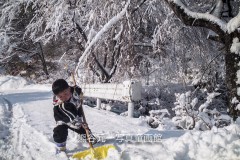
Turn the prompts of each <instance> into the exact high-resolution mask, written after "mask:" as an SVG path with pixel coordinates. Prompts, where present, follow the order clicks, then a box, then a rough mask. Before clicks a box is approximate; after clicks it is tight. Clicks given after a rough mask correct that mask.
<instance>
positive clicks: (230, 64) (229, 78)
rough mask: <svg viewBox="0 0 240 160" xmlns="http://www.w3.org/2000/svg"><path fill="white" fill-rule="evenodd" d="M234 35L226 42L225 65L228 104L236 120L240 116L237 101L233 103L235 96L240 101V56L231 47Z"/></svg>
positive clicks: (230, 112)
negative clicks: (239, 91)
mask: <svg viewBox="0 0 240 160" xmlns="http://www.w3.org/2000/svg"><path fill="white" fill-rule="evenodd" d="M232 39H233V36H231V35H229V38H227V40H229V41H228V42H229V43H228V42H227V44H226V46H225V47H226V54H225V67H226V79H225V81H226V85H227V89H228V90H227V95H228V106H229V114H230V115H231V116H232V117H233V120H234V121H235V120H236V119H237V117H238V114H239V113H238V112H239V111H238V110H237V109H236V103H232V99H233V98H234V97H236V98H237V100H238V101H239V102H240V96H239V95H238V94H237V88H238V87H240V85H239V84H237V71H238V70H239V69H240V67H239V65H238V63H239V62H240V56H239V55H238V54H235V53H231V51H230V48H231V46H232Z"/></svg>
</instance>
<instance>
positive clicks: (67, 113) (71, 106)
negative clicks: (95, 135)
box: [53, 86, 82, 125]
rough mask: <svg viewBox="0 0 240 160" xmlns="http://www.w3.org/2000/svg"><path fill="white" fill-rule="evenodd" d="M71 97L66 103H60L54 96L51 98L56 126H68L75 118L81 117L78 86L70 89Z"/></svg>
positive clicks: (79, 89)
mask: <svg viewBox="0 0 240 160" xmlns="http://www.w3.org/2000/svg"><path fill="white" fill-rule="evenodd" d="M70 88H71V93H72V97H71V98H70V99H69V100H68V101H67V102H61V101H60V100H59V99H57V97H56V96H54V97H53V104H54V107H53V112H54V118H55V121H56V123H57V124H58V125H61V124H67V125H68V124H70V123H72V122H73V121H74V120H76V118H79V117H80V118H81V117H82V112H81V108H80V107H79V104H80V94H81V88H79V87H78V86H76V87H70Z"/></svg>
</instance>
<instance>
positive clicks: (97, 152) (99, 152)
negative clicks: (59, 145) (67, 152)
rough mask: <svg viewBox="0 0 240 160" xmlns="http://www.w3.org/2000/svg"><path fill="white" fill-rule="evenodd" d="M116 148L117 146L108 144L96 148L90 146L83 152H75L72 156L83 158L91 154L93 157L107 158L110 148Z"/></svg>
mask: <svg viewBox="0 0 240 160" xmlns="http://www.w3.org/2000/svg"><path fill="white" fill-rule="evenodd" d="M111 148H112V149H116V148H115V146H113V145H106V146H100V147H96V148H93V149H92V148H90V149H88V150H86V151H82V152H77V153H75V154H73V156H72V158H78V159H83V158H85V157H86V156H89V155H90V156H91V158H92V159H98V160H100V159H105V158H106V157H107V153H108V150H109V149H111Z"/></svg>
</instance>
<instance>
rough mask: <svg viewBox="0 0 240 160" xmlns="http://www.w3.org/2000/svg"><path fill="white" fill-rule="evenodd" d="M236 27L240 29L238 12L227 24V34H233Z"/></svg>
mask: <svg viewBox="0 0 240 160" xmlns="http://www.w3.org/2000/svg"><path fill="white" fill-rule="evenodd" d="M238 27H240V12H239V13H238V15H237V16H236V17H234V18H232V19H231V20H230V21H229V22H228V23H227V30H228V33H229V34H230V33H232V32H234V31H235V30H236V29H237V28H238Z"/></svg>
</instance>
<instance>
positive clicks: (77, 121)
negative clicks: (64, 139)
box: [71, 116, 83, 128]
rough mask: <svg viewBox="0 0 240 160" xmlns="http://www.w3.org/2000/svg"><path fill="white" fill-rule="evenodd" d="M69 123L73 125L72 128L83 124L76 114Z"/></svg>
mask: <svg viewBox="0 0 240 160" xmlns="http://www.w3.org/2000/svg"><path fill="white" fill-rule="evenodd" d="M71 124H72V125H73V126H74V127H73V128H80V127H81V126H82V125H83V120H82V117H79V116H77V117H76V118H75V119H74V120H73V121H72V122H71Z"/></svg>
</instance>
